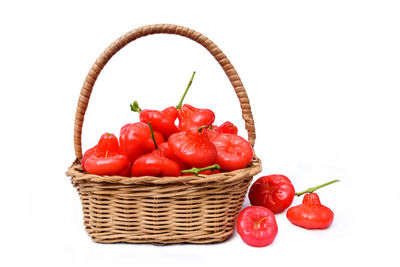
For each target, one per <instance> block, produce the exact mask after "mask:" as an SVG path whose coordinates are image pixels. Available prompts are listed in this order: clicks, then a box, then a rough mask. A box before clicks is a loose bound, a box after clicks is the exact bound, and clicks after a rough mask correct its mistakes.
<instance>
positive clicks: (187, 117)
mask: <svg viewBox="0 0 400 267" xmlns="http://www.w3.org/2000/svg"><path fill="white" fill-rule="evenodd" d="M178 120H179V130H180V131H181V132H183V131H189V130H196V129H199V128H200V127H202V126H206V127H209V126H210V125H212V123H213V122H214V120H215V114H214V112H213V111H212V110H210V109H199V108H195V107H193V106H191V105H188V104H184V105H183V106H182V107H181V108H180V109H178Z"/></svg>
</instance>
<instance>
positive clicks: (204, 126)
mask: <svg viewBox="0 0 400 267" xmlns="http://www.w3.org/2000/svg"><path fill="white" fill-rule="evenodd" d="M207 127H208V126H207V125H203V126H201V127H200V128H199V129H197V131H199V132H201V130H203V129H204V128H207Z"/></svg>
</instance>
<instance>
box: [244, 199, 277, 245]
mask: <svg viewBox="0 0 400 267" xmlns="http://www.w3.org/2000/svg"><path fill="white" fill-rule="evenodd" d="M236 230H237V232H238V234H239V235H240V237H241V238H242V240H243V241H244V242H245V243H246V244H248V245H250V246H253V247H265V246H268V245H269V244H271V243H272V242H273V241H274V239H275V237H276V235H277V233H278V225H277V224H276V220H275V216H274V214H273V213H272V211H270V210H269V209H267V208H264V207H260V206H250V207H247V208H245V209H244V210H242V211H241V212H240V213H239V216H238V218H237V221H236Z"/></svg>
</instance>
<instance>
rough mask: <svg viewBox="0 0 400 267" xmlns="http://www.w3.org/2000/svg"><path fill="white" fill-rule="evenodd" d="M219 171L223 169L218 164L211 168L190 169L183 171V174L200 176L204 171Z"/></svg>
mask: <svg viewBox="0 0 400 267" xmlns="http://www.w3.org/2000/svg"><path fill="white" fill-rule="evenodd" d="M219 169H221V167H220V166H219V165H218V164H214V165H211V166H208V167H204V168H199V169H198V168H191V169H189V170H183V171H181V173H194V175H196V176H197V175H198V174H199V172H202V171H206V170H219Z"/></svg>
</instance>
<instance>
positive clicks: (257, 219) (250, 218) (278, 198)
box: [236, 174, 338, 247]
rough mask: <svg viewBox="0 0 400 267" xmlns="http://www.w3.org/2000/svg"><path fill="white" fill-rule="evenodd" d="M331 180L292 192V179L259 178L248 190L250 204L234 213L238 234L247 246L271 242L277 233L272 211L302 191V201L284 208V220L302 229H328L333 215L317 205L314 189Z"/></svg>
mask: <svg viewBox="0 0 400 267" xmlns="http://www.w3.org/2000/svg"><path fill="white" fill-rule="evenodd" d="M335 182H338V180H333V181H330V182H328V183H325V184H322V185H319V186H316V187H311V188H309V189H307V190H304V191H302V192H298V193H295V189H294V187H293V185H292V182H291V181H290V180H289V178H287V177H286V176H284V175H279V174H275V175H268V176H263V177H260V178H259V179H258V180H257V181H255V182H254V183H253V184H252V186H251V188H250V191H249V199H250V203H251V205H252V206H250V207H247V208H245V209H244V210H242V211H241V212H240V214H239V216H238V219H237V225H236V228H237V232H238V234H239V235H240V236H241V238H242V239H243V241H244V242H245V243H246V244H248V245H250V246H254V247H264V246H267V245H269V244H271V243H272V241H274V239H275V237H276V235H277V233H278V225H277V223H276V220H275V215H274V214H277V213H281V212H283V211H284V210H286V209H287V208H288V207H289V206H290V205H291V204H292V202H293V198H294V196H295V195H296V196H301V195H303V194H306V195H305V196H304V198H303V203H302V204H301V205H298V206H294V207H291V208H289V209H288V210H287V212H286V217H287V218H288V220H289V221H290V222H291V223H293V224H294V225H297V226H300V227H303V228H306V229H325V228H328V227H329V226H330V225H331V224H332V221H333V217H334V214H333V212H332V210H331V209H329V208H328V207H326V206H324V205H322V204H321V202H320V200H319V197H318V195H317V194H316V193H314V191H315V190H317V189H319V188H321V187H324V186H326V185H329V184H332V183H335Z"/></svg>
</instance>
